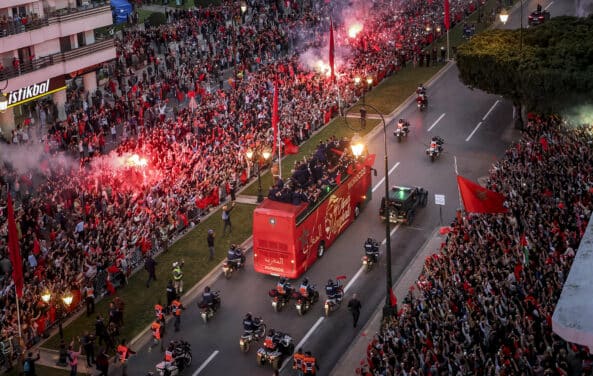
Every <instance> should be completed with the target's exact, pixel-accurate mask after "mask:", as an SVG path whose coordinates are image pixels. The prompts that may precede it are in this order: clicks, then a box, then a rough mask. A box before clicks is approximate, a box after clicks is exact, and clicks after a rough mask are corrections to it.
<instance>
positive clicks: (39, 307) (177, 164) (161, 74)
mask: <svg viewBox="0 0 593 376" xmlns="http://www.w3.org/2000/svg"><path fill="white" fill-rule="evenodd" d="M232 3H234V2H230V1H227V2H223V4H222V5H221V6H218V7H211V8H207V9H202V10H184V11H175V12H169V13H168V14H167V16H168V18H169V21H170V23H169V24H167V25H162V26H158V27H148V28H147V29H146V30H144V31H129V32H128V31H125V32H124V34H123V39H122V40H120V41H118V43H117V51H118V52H117V55H118V58H117V59H116V63H115V66H114V67H112V68H111V70H110V77H111V78H110V79H109V80H108V82H107V84H106V85H105V86H106V87H105V90H100V91H97V92H96V93H94V94H91V93H85V92H84V91H83V90H71V91H70V92H69V93H68V96H69V100H68V106H67V119H66V120H65V121H53V119H52V118H54V117H55V112H56V111H55V110H54V111H53V112H52V114H49V113H48V114H47V115H48V118H46V117H43V116H41V117H40V118H43V119H44V121H42V122H39V123H38V124H37V126H44V123H45V122H46V120H47V127H48V128H49V132H48V135H49V136H48V137H47V138H46V139H45V140H44V145H43V147H42V148H43V153H42V156H41V158H40V159H39V161H38V163H39V165H38V166H35V169H31V170H29V171H22V170H18V169H16V168H15V167H14V166H12V164H11V163H4V164H3V165H0V183H1V184H2V185H1V188H0V189H1V190H2V191H1V195H0V197H1V202H0V223H2V224H3V225H2V227H0V235H1V237H0V254H1V256H2V257H1V260H0V267H1V271H2V279H1V281H0V288H1V289H2V299H1V301H0V302H1V305H0V307H1V312H0V319H1V320H2V322H3V323H4V324H5V325H3V326H2V332H1V337H2V338H7V337H10V336H12V335H13V334H14V333H15V332H16V327H17V317H16V308H15V300H14V288H13V287H12V280H11V278H10V273H11V270H12V266H11V264H10V261H9V259H8V251H7V245H6V244H7V242H6V235H7V230H6V225H4V224H5V223H6V211H5V210H4V207H5V205H6V197H7V192H6V187H7V186H8V187H9V189H10V192H11V194H12V195H13V197H15V201H16V212H17V224H18V227H19V234H20V245H21V253H22V256H23V258H24V271H25V294H24V297H23V299H22V301H21V323H22V326H23V330H24V331H23V333H24V337H25V341H26V344H27V345H28V346H30V345H32V344H34V343H35V342H36V341H37V340H38V339H39V337H40V336H41V335H42V334H43V333H44V332H45V330H46V328H47V326H48V325H51V324H53V323H54V322H55V320H56V315H57V312H56V306H55V304H50V305H49V306H48V305H46V304H44V303H43V302H42V301H41V299H40V294H41V293H42V292H43V291H45V290H46V289H48V290H50V291H52V292H54V295H55V294H59V293H60V292H62V291H66V290H69V291H73V292H74V293H75V301H74V303H73V304H72V307H73V308H72V309H75V307H76V306H77V304H78V302H80V301H81V300H82V299H81V295H82V294H83V293H84V289H85V287H89V286H91V287H93V288H94V291H95V293H96V294H97V295H98V294H100V293H113V292H114V291H115V288H116V287H117V285H118V284H124V283H125V277H126V276H127V275H128V274H129V273H130V271H131V270H133V268H134V267H135V266H136V265H138V263H139V262H140V260H141V257H142V256H143V255H145V254H147V253H154V252H157V251H158V250H160V249H162V248H163V247H166V245H167V243H168V242H169V241H170V240H172V239H173V237H174V236H175V235H176V234H178V233H179V230H181V229H185V228H189V227H191V225H192V223H191V222H192V219H193V218H197V217H199V214H200V213H203V211H205V210H208V208H209V207H215V206H217V205H218V204H219V203H220V201H222V200H224V199H225V196H226V195H227V194H228V193H229V192H230V190H232V189H234V188H235V187H238V186H239V185H241V184H244V183H245V182H246V181H247V179H249V178H250V171H251V170H252V166H251V162H250V161H248V160H247V159H246V157H245V153H246V151H247V149H248V148H252V147H254V146H256V145H270V146H271V144H272V138H273V136H272V132H271V130H270V128H271V126H270V112H271V108H270V107H271V102H272V100H271V98H272V91H273V90H272V88H273V82H274V81H275V80H276V81H277V82H278V83H279V87H280V98H281V103H282V105H281V111H280V120H281V121H280V124H281V131H280V133H281V138H282V139H283V140H286V139H288V140H290V141H291V142H293V143H294V144H295V145H298V144H299V143H301V142H303V141H304V140H306V139H307V138H308V137H309V136H310V135H311V133H312V132H313V131H314V130H316V129H318V128H319V127H321V126H323V125H325V124H327V123H328V122H329V120H330V119H331V117H332V116H335V115H336V113H337V109H338V102H339V101H341V102H342V103H343V106H347V105H348V104H351V103H353V102H354V101H356V100H357V98H358V97H359V96H360V95H361V94H362V90H363V89H362V88H359V87H356V86H355V85H354V83H353V79H352V78H353V77H354V76H355V75H363V74H364V75H371V76H373V77H374V78H375V80H374V83H375V84H378V83H379V82H380V81H381V79H382V78H383V77H385V76H387V75H389V74H392V73H394V72H396V71H397V70H398V69H399V67H400V66H402V65H403V64H405V61H406V60H408V61H409V60H416V59H417V58H418V57H417V56H419V51H420V48H421V47H422V46H424V45H425V44H426V43H427V42H428V39H427V36H426V35H425V34H424V33H423V30H424V22H425V20H426V17H425V16H426V15H428V16H429V17H432V20H433V21H434V22H440V18H441V11H440V10H439V9H438V7H437V6H435V5H434V4H432V5H425V4H424V5H423V4H421V3H420V2H411V3H410V4H409V7H408V8H407V9H406V10H404V11H403V12H402V13H401V16H400V17H399V18H398V20H396V21H395V22H393V23H391V22H388V21H386V16H387V15H389V14H390V12H391V10H390V8H389V7H382V6H381V5H380V4H378V3H377V4H376V5H375V6H376V8H375V9H374V12H371V13H370V14H372V15H373V16H372V17H370V18H369V19H368V20H367V21H366V22H367V26H368V27H369V28H373V29H375V30H380V32H377V33H376V34H374V33H366V34H365V35H366V36H367V37H368V38H367V39H368V40H369V41H370V42H369V43H370V44H369V45H368V46H366V47H364V48H360V43H358V42H356V41H354V40H348V39H347V38H346V37H345V36H340V33H338V37H337V41H336V45H337V46H338V47H339V48H340V49H343V50H344V51H350V52H349V53H348V54H346V53H345V54H344V56H343V57H342V58H341V59H342V60H343V62H342V64H341V65H340V67H339V69H338V72H337V73H338V74H337V76H338V80H337V83H338V84H337V86H336V85H334V84H333V83H332V82H331V81H330V80H329V79H328V78H327V76H326V74H325V72H321V73H320V72H317V71H314V70H311V68H310V67H309V66H307V65H306V64H305V63H304V62H303V61H302V60H300V59H299V53H303V52H304V51H305V49H308V48H311V47H319V48H320V50H322V51H323V56H327V52H326V51H327V38H326V35H327V30H328V28H329V25H328V23H327V19H326V17H325V15H327V14H328V12H329V5H328V4H327V3H325V2H312V5H311V6H310V7H299V6H295V7H294V8H292V9H291V10H290V11H287V10H285V9H283V8H276V7H275V5H269V4H267V2H264V1H260V0H250V1H248V5H249V8H248V11H247V13H246V14H245V15H241V13H240V11H239V10H237V9H235V8H234V7H232V6H231V5H230V4H232ZM305 3H307V2H305ZM292 4H302V2H297V1H295V2H292ZM386 4H392V2H389V1H387V2H386ZM471 4H472V2H471V1H465V0H464V1H461V0H459V1H455V2H453V11H452V14H454V15H455V14H463V13H464V12H468V11H469V10H470V9H472V8H471V7H473V5H471ZM424 13H426V15H425V14H424ZM456 17H457V16H456ZM342 27H344V26H343V25H342ZM388 35H399V36H401V37H399V40H400V41H401V43H402V45H399V44H398V46H396V45H395V44H393V43H391V42H390V39H389V38H387V36H388ZM404 36H405V37H404ZM355 42H356V43H355ZM160 53H162V54H163V55H164V58H162V61H161V55H160ZM415 56H416V57H415ZM225 69H226V70H227V71H228V70H229V69H232V70H233V71H234V72H236V74H233V75H232V76H231V77H230V79H229V81H228V83H229V84H230V85H225V84H224V83H225V80H226V76H225V75H224V74H225ZM336 87H339V90H335V88H336ZM338 91H339V95H337V92H338ZM172 103H176V105H175V108H174V109H173V111H172V107H173V104H172ZM179 104H183V106H182V105H179ZM40 111H41V112H44V111H45V109H44V108H41V109H40ZM50 115H51V116H50ZM27 131H28V129H25V128H23V129H19V130H16V131H15V133H14V134H13V137H12V143H13V144H15V145H11V147H16V148H24V149H25V150H27V148H34V145H32V144H33V139H34V138H33V137H30V136H26V137H24V136H23V135H24V134H26V132H27ZM16 144H18V145H16ZM3 147H4V145H3ZM107 149H110V150H112V151H111V153H110V154H107V151H108V150H107ZM55 150H61V151H64V150H67V151H70V152H74V153H76V154H77V155H78V156H79V160H80V163H78V162H76V163H69V162H67V159H65V158H63V157H62V156H61V154H62V153H61V152H57V153H55ZM133 157H135V158H136V160H135V161H136V162H137V161H138V160H139V159H140V160H143V161H145V162H146V168H145V169H140V168H138V167H137V165H132V166H130V165H128V164H126V161H128V160H130V159H131V158H133ZM122 160H123V162H122ZM116 164H117V169H114V168H113V167H114V166H115V165H116Z"/></svg>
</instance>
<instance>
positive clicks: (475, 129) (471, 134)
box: [465, 122, 482, 142]
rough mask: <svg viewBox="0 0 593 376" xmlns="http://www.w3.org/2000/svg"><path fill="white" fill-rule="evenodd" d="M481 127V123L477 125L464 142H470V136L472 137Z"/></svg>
mask: <svg viewBox="0 0 593 376" xmlns="http://www.w3.org/2000/svg"><path fill="white" fill-rule="evenodd" d="M481 125H482V122H479V123H478V125H476V127H475V128H474V130H473V131H472V133H470V134H469V136H467V138H466V139H465V142H468V141H469V140H471V138H472V136H473V135H474V133H476V131H477V130H478V128H480V126H481Z"/></svg>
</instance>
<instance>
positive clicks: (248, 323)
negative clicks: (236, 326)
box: [243, 313, 258, 333]
mask: <svg viewBox="0 0 593 376" xmlns="http://www.w3.org/2000/svg"><path fill="white" fill-rule="evenodd" d="M257 328H258V327H257V326H256V325H255V322H254V321H253V317H252V316H251V313H247V314H246V315H245V317H244V318H243V330H244V331H245V332H247V333H253V332H255V330H256V329H257Z"/></svg>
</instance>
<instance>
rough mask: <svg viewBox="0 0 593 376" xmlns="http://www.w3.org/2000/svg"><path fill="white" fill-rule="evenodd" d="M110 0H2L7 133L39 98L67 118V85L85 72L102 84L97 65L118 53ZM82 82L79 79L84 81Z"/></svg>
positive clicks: (0, 50) (87, 84) (0, 72)
mask: <svg viewBox="0 0 593 376" xmlns="http://www.w3.org/2000/svg"><path fill="white" fill-rule="evenodd" d="M112 23H113V19H112V13H111V6H110V3H109V0H1V1H0V89H1V90H2V92H3V93H4V94H5V95H6V96H7V99H8V108H7V110H6V111H5V112H3V113H0V129H1V130H2V134H3V136H4V137H5V138H9V135H10V132H11V131H12V130H13V129H15V128H16V127H17V126H18V125H22V121H23V119H25V118H27V117H28V116H30V115H31V114H32V113H33V112H32V111H33V110H34V109H35V106H36V104H37V101H43V100H47V99H50V100H51V101H53V102H54V103H55V104H56V106H57V109H58V117H59V118H61V119H64V118H65V106H64V105H65V103H66V100H67V95H66V87H67V84H68V83H69V82H70V80H72V79H76V78H80V77H82V83H83V86H84V88H85V90H88V91H90V92H93V91H94V90H95V89H96V88H97V70H98V69H100V67H101V66H102V64H103V63H104V62H107V61H109V60H112V59H114V58H115V44H114V40H113V36H111V35H109V33H102V34H99V33H98V32H97V31H98V30H97V29H99V28H104V27H105V26H109V25H111V24H112ZM79 81H80V80H79Z"/></svg>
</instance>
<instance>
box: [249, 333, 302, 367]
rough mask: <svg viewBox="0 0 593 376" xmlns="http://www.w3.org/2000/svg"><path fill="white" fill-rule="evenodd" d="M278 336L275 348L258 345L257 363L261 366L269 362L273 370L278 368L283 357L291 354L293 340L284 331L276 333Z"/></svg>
mask: <svg viewBox="0 0 593 376" xmlns="http://www.w3.org/2000/svg"><path fill="white" fill-rule="evenodd" d="M276 335H277V336H278V340H277V342H276V343H277V346H276V349H274V350H272V349H268V348H266V347H260V348H259V350H257V364H258V365H260V366H263V365H264V364H266V363H270V364H271V365H272V368H273V369H274V370H277V369H280V366H281V365H282V360H283V359H284V357H287V356H291V355H292V353H293V352H294V340H293V338H292V337H291V336H289V335H288V334H286V333H280V332H278V333H276Z"/></svg>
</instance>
